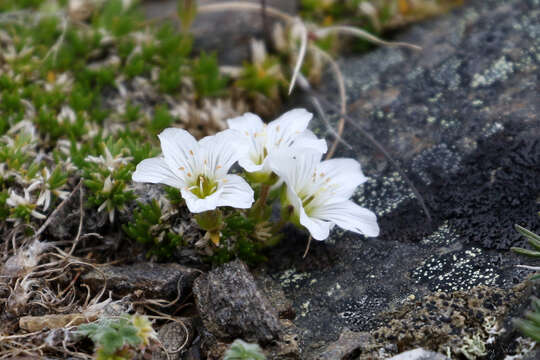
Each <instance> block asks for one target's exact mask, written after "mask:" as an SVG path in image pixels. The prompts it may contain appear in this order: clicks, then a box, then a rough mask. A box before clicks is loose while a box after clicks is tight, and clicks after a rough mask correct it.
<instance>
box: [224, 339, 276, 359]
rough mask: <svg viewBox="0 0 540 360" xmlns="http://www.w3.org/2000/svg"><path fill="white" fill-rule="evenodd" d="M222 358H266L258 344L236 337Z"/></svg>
mask: <svg viewBox="0 0 540 360" xmlns="http://www.w3.org/2000/svg"><path fill="white" fill-rule="evenodd" d="M223 360H266V357H265V356H264V354H263V353H262V350H261V348H260V347H259V345H257V344H249V343H247V342H245V341H243V340H240V339H236V340H235V341H234V342H233V343H232V344H231V346H230V348H229V349H228V350H227V352H225V356H224V357H223Z"/></svg>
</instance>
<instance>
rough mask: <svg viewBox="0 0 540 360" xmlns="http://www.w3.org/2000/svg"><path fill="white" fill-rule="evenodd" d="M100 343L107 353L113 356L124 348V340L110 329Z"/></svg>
mask: <svg viewBox="0 0 540 360" xmlns="http://www.w3.org/2000/svg"><path fill="white" fill-rule="evenodd" d="M99 343H100V344H101V346H102V349H103V351H104V352H105V353H107V354H113V353H114V352H116V350H118V349H120V348H121V347H122V346H124V339H123V338H122V335H120V333H119V332H118V331H115V330H113V329H108V330H106V331H105V332H104V333H103V334H102V335H101V337H100V339H99Z"/></svg>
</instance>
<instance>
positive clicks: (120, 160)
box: [84, 143, 133, 171]
mask: <svg viewBox="0 0 540 360" xmlns="http://www.w3.org/2000/svg"><path fill="white" fill-rule="evenodd" d="M102 146H103V148H104V149H105V156H103V155H99V156H93V155H88V156H86V157H85V158H84V161H88V162H92V163H95V164H100V165H104V166H105V167H106V168H107V169H108V170H109V171H114V170H115V169H116V168H118V167H120V166H122V165H125V164H127V163H129V162H130V161H131V160H132V159H133V158H132V157H131V156H126V157H124V156H123V154H118V155H116V156H112V154H111V151H110V150H109V148H108V147H107V145H105V143H102Z"/></svg>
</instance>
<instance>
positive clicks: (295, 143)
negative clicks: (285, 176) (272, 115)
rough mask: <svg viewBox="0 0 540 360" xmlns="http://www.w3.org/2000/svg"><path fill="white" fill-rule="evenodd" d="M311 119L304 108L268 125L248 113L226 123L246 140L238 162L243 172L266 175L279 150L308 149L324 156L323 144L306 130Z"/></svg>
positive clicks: (324, 142)
mask: <svg viewBox="0 0 540 360" xmlns="http://www.w3.org/2000/svg"><path fill="white" fill-rule="evenodd" d="M312 117H313V114H311V113H309V112H307V111H306V110H305V109H294V110H291V111H288V112H286V113H285V114H283V115H281V116H280V117H279V118H278V119H276V120H274V121H272V122H271V123H269V124H268V125H266V124H265V123H263V121H262V120H261V118H260V117H258V116H257V115H255V114H252V113H246V114H244V115H242V116H239V117H237V118H234V119H229V120H227V123H228V124H229V127H230V128H231V129H233V130H237V131H239V132H240V133H241V134H242V135H244V136H245V137H246V138H247V139H248V140H249V149H248V151H247V152H246V153H245V154H244V155H243V156H241V157H240V159H239V161H238V163H239V164H240V166H241V167H243V168H244V169H245V170H246V171H247V172H250V173H255V172H257V173H262V174H270V173H271V172H272V169H271V166H270V162H271V157H272V155H273V154H276V153H279V152H280V151H283V150H290V151H293V150H302V149H305V150H307V149H310V150H312V151H316V152H320V153H321V154H324V153H325V152H326V150H327V146H326V141H324V140H320V139H317V138H316V137H315V135H314V134H313V133H312V132H311V131H309V130H307V126H308V124H309V121H310V120H311V118H312Z"/></svg>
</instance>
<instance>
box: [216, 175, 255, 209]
mask: <svg viewBox="0 0 540 360" xmlns="http://www.w3.org/2000/svg"><path fill="white" fill-rule="evenodd" d="M221 190H222V192H221V195H220V197H219V200H218V206H230V207H233V208H238V209H249V208H250V207H251V205H252V204H253V201H254V198H253V189H252V188H251V186H249V184H248V183H247V182H246V181H245V180H244V179H242V178H241V177H240V176H238V175H227V176H226V177H225V179H224V181H223V185H222V188H221Z"/></svg>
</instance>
